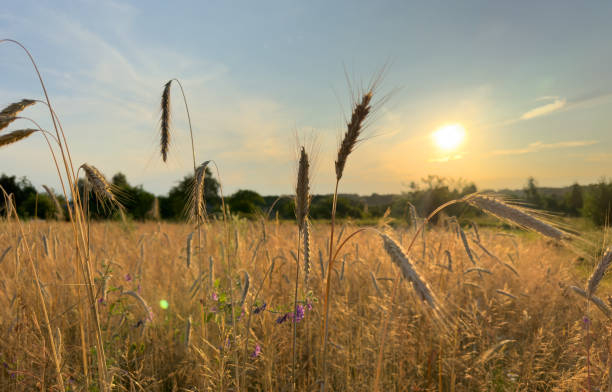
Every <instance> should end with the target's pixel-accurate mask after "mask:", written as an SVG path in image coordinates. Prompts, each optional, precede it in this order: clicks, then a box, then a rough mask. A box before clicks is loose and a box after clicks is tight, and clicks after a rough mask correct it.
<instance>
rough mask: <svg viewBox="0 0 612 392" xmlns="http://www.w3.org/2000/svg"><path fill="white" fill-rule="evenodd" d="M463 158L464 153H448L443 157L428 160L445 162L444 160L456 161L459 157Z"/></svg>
mask: <svg viewBox="0 0 612 392" xmlns="http://www.w3.org/2000/svg"><path fill="white" fill-rule="evenodd" d="M461 158H463V155H461V154H457V155H448V156H445V157H441V158H431V159H429V160H428V162H432V163H443V162H449V161H456V160H457V159H461Z"/></svg>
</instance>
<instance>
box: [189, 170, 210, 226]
mask: <svg viewBox="0 0 612 392" xmlns="http://www.w3.org/2000/svg"><path fill="white" fill-rule="evenodd" d="M208 163H210V161H206V162H204V163H202V164H201V165H200V166H198V167H197V168H196V170H195V177H194V178H193V182H192V185H191V190H190V192H189V204H188V206H189V217H190V219H192V220H194V221H197V222H200V221H202V220H203V219H204V217H205V216H206V196H205V189H204V180H205V179H206V167H207V166H208Z"/></svg>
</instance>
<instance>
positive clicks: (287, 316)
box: [276, 313, 289, 324]
mask: <svg viewBox="0 0 612 392" xmlns="http://www.w3.org/2000/svg"><path fill="white" fill-rule="evenodd" d="M288 318H289V313H285V314H284V315H283V316H280V317H279V318H277V319H276V324H282V323H284V322H285V321H287V319H288Z"/></svg>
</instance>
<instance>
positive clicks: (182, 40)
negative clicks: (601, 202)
mask: <svg viewBox="0 0 612 392" xmlns="http://www.w3.org/2000/svg"><path fill="white" fill-rule="evenodd" d="M611 18H612V3H611V2H608V1H590V2H576V1H560V0H555V1H537V2H533V1H512V2H509V1H499V2H492V1H469V0H466V1H461V2H455V1H446V2H440V1H429V2H412V1H360V0H355V1H334V2H330V1H316V0H313V1H307V2H303V1H287V0H285V1H259V2H253V1H180V2H172V5H171V4H170V2H161V1H160V2H154V1H129V2H128V1H124V2H119V1H94V0H74V1H43V0H40V1H19V2H6V4H3V6H2V7H1V8H0V38H12V39H15V40H18V41H19V42H21V43H22V44H23V45H24V46H25V47H27V48H28V49H29V50H30V51H31V53H32V56H33V57H34V59H35V60H36V62H37V64H38V66H39V68H40V71H41V73H42V77H43V79H44V81H45V83H46V86H47V89H48V92H49V97H50V100H51V103H52V104H53V105H54V108H55V111H56V112H57V114H58V116H59V118H60V120H61V122H62V125H63V128H64V131H65V134H66V137H67V139H68V144H69V148H70V151H71V155H72V160H73V163H74V164H75V166H79V165H80V164H81V163H89V164H91V165H94V166H96V167H97V168H98V169H100V171H102V172H103V173H105V174H106V175H107V177H111V176H112V175H113V174H114V173H116V172H119V171H121V172H123V173H124V174H126V176H127V178H128V181H129V182H130V183H131V184H133V185H142V186H143V187H144V188H145V189H147V190H149V191H152V192H154V193H156V194H158V195H162V194H166V193H167V192H168V190H169V189H170V187H172V186H173V185H175V184H176V183H177V182H178V180H180V179H181V178H182V177H183V176H185V175H187V174H189V173H190V171H192V170H193V163H192V158H191V145H190V141H189V140H190V139H189V132H188V126H187V122H186V118H187V117H186V114H185V108H184V105H183V102H182V97H181V95H180V89H178V88H177V85H173V87H172V95H171V102H172V145H171V150H170V155H169V159H168V162H167V163H166V164H164V163H162V162H161V158H160V153H159V147H158V145H159V116H160V108H159V105H160V97H161V93H162V89H163V86H164V84H165V83H166V82H167V81H168V80H170V79H172V78H177V79H178V80H180V82H181V84H182V86H183V87H184V90H185V94H186V96H187V102H188V105H189V110H190V113H191V119H192V124H193V129H194V138H195V152H196V159H197V161H198V162H202V161H206V160H214V162H215V163H216V164H217V167H218V169H219V174H220V177H221V181H222V184H223V188H224V193H226V194H229V193H232V192H234V191H236V190H238V189H252V190H255V191H257V192H259V193H261V194H263V195H272V194H290V193H292V192H293V189H294V183H295V173H296V161H297V147H298V145H299V144H301V143H306V144H307V145H308V150H309V152H310V153H311V156H313V183H312V190H313V192H314V193H331V192H332V191H333V186H334V181H335V173H334V164H333V162H334V159H335V155H336V151H337V147H338V143H339V140H340V138H341V135H342V133H343V132H344V130H345V128H346V118H347V117H350V111H351V105H352V103H353V102H354V101H355V100H356V99H358V98H359V93H360V92H363V91H365V90H367V89H368V87H369V86H370V84H371V83H372V81H373V80H378V82H377V84H376V90H375V94H374V101H375V105H374V110H373V113H372V116H371V117H370V118H369V120H368V122H367V127H366V128H365V130H364V135H363V136H364V140H363V141H362V142H361V143H360V144H359V146H358V148H357V149H356V151H355V152H354V153H353V154H352V155H351V156H350V157H349V159H348V162H347V165H346V168H345V171H344V177H343V179H342V181H341V183H340V192H342V193H359V194H364V195H365V194H371V193H374V192H376V193H380V194H383V193H399V192H402V191H407V190H408V189H409V188H408V185H409V184H410V182H412V181H415V182H418V181H419V180H420V179H421V178H423V177H426V176H427V175H430V174H431V175H439V176H443V177H448V178H452V179H460V178H461V179H463V180H466V181H471V182H474V183H475V184H476V185H477V186H478V187H479V189H501V188H520V187H522V186H524V185H525V183H526V181H527V178H528V177H529V176H533V177H535V178H536V180H537V182H538V184H539V185H540V186H564V185H569V184H571V183H573V182H575V181H577V182H579V183H582V184H585V183H590V182H594V181H597V180H599V179H601V178H602V177H609V176H610V175H611V172H610V170H611V168H612V132H611V128H612V66H611V64H612V45H610V37H612V23H610V19H611ZM0 60H1V61H0V106H2V107H4V106H7V105H8V104H10V103H12V102H15V101H18V100H20V99H22V98H36V99H41V98H42V97H43V95H42V90H41V88H40V84H39V83H38V80H37V77H36V74H35V73H34V72H33V68H32V66H31V64H30V63H29V62H28V58H27V56H26V55H25V54H24V52H23V51H22V50H21V49H20V48H18V47H17V46H16V45H14V44H10V43H2V44H0ZM381 75H382V77H380V78H378V76H381ZM45 110H46V108H45V107H44V106H43V105H40V104H39V105H35V106H33V107H31V108H28V109H27V110H26V111H24V112H23V115H24V116H27V117H29V118H32V119H34V120H35V121H37V122H38V123H39V124H40V125H41V126H42V127H43V128H45V129H49V130H51V129H52V124H51V121H50V119H49V113H48V111H45ZM448 124H460V125H461V127H462V128H463V129H464V130H465V138H464V139H463V140H461V143H460V144H459V145H458V146H457V147H456V148H454V149H452V150H444V149H441V148H440V147H439V145H437V144H436V143H435V138H433V137H432V134H433V133H434V132H435V131H436V130H438V129H440V127H443V126H445V125H448ZM30 127H31V123H30V122H28V121H26V120H20V121H16V122H15V123H13V124H12V126H11V128H10V129H9V130H15V129H21V128H30ZM9 130H4V131H3V132H7V131H9ZM0 173H5V174H9V175H17V176H19V177H21V176H27V177H28V178H29V179H30V180H31V181H32V183H33V184H34V185H36V186H38V187H40V186H41V185H42V184H46V185H50V186H52V187H54V188H55V189H57V190H59V180H58V179H57V174H56V172H55V170H54V166H53V163H52V160H51V155H50V152H49V149H48V147H47V145H46V144H45V141H44V139H43V138H42V136H41V135H39V134H34V135H33V136H31V137H30V138H28V139H26V140H24V141H22V142H20V143H16V144H14V145H10V146H7V147H3V148H2V149H0Z"/></svg>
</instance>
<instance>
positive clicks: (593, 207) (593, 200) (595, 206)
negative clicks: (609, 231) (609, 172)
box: [583, 179, 612, 225]
mask: <svg viewBox="0 0 612 392" xmlns="http://www.w3.org/2000/svg"><path fill="white" fill-rule="evenodd" d="M611 207H612V181H605V180H603V179H602V180H600V181H599V183H597V184H595V185H593V186H591V187H590V189H589V192H588V193H587V194H586V197H585V200H584V207H583V214H584V215H585V216H587V217H589V218H591V220H592V221H593V222H594V223H595V224H597V225H604V224H610V220H611V218H612V212H611Z"/></svg>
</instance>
